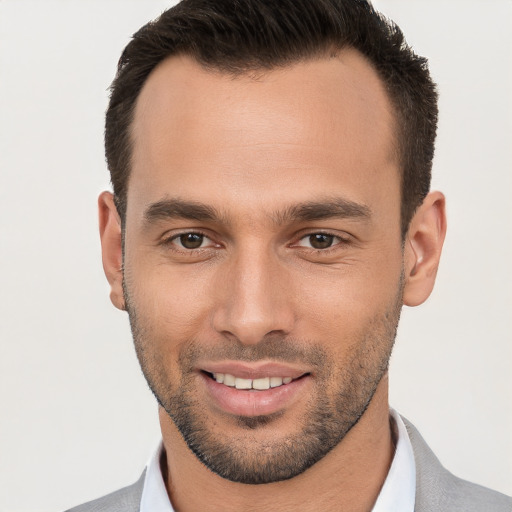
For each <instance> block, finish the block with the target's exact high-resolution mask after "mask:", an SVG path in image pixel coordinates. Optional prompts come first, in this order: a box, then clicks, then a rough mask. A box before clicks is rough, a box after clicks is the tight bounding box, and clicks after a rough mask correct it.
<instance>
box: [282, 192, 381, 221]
mask: <svg viewBox="0 0 512 512" xmlns="http://www.w3.org/2000/svg"><path fill="white" fill-rule="evenodd" d="M371 216H372V212H371V209H370V208H369V207H368V206H367V205H365V204H362V203H356V202H354V201H350V200H348V199H344V198H340V197H334V198H326V199H325V200H321V201H308V202H305V203H300V204H297V205H293V206H290V207H288V208H286V209H285V210H284V211H282V212H276V213H274V215H273V218H274V222H276V224H284V223H286V222H293V221H303V222H311V221H316V220H325V219H362V220H370V218H371Z"/></svg>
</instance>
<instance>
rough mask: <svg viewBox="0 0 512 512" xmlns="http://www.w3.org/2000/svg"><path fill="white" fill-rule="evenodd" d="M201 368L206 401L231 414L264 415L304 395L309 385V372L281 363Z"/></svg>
mask: <svg viewBox="0 0 512 512" xmlns="http://www.w3.org/2000/svg"><path fill="white" fill-rule="evenodd" d="M205 366H209V367H208V368H206V369H201V370H200V371H199V376H200V377H201V381H202V382H203V385H204V389H205V392H206V393H207V395H206V396H207V403H209V404H210V405H212V406H213V408H214V409H215V410H220V411H222V412H223V413H228V414H230V415H235V416H264V415H269V414H273V413H275V412H278V411H283V410H284V409H289V408H291V407H292V406H293V404H294V403H295V402H297V401H299V400H301V399H302V398H305V397H306V396H307V395H308V393H307V390H308V389H309V388H308V386H310V385H311V380H312V375H311V373H310V372H307V371H303V370H299V369H294V368H290V367H287V366H283V365H274V364H268V365H260V366H259V367H251V366H248V365H244V364H240V363H233V364H219V365H215V366H218V367H216V368H212V367H210V365H205Z"/></svg>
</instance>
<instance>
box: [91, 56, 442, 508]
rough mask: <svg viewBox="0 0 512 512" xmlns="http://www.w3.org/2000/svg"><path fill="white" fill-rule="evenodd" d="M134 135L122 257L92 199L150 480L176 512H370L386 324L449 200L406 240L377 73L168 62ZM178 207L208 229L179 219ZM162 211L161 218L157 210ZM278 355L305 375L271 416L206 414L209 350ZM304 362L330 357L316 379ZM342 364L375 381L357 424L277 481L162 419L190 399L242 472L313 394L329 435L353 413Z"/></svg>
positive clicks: (277, 440)
mask: <svg viewBox="0 0 512 512" xmlns="http://www.w3.org/2000/svg"><path fill="white" fill-rule="evenodd" d="M132 128H133V140H134V152H133V167H132V173H131V176H130V180H129V187H128V208H127V213H126V219H125V225H124V230H125V238H124V240H125V247H124V261H123V252H122V245H121V238H122V237H121V221H120V219H119V216H118V214H117V211H116V209H115V206H114V204H113V199H112V196H111V194H110V193H108V192H105V193H103V194H102V195H101V196H100V199H99V210H100V232H101V238H102V248H103V264H104V269H105V273H106V275H107V278H108V280H109V282H110V285H111V299H112V302H113V303H114V305H115V306H116V307H118V308H120V309H128V310H129V312H130V319H131V323H132V329H133V331H134V339H135V344H136V349H137V353H138V356H139V359H140V361H141V364H142V366H143V369H144V371H145V374H146V377H147V378H148V381H149V382H150V385H152V388H153V391H155V392H156V394H157V396H159V398H160V402H161V405H164V406H165V409H164V408H163V407H160V423H161V427H162V435H163V441H164V446H165V450H166V452H167V453H170V454H172V456H170V457H168V458H167V459H166V461H164V465H163V472H164V475H165V479H166V484H167V489H168V492H169V495H170V497H171V500H172V502H173V505H174V507H175V508H176V510H179V511H180V512H186V511H189V510H190V511H193V510H206V509H208V510H213V511H216V510H219V511H220V510H222V511H229V510H240V509H244V510H251V511H256V510H268V509H269V508H270V507H272V508H274V509H275V508H278V509H280V510H284V511H286V510H298V509H300V510H326V511H329V510H351V511H368V510H371V508H372V506H373V503H374V502H375V500H376V498H377V496H378V493H379V490H380V488H381V486H382V484H383V482H384V480H385V478H386V474H387V471H388V469H389V465H390V463H391V461H392V454H393V442H392V438H391V432H390V427H389V412H388V399H387V389H388V378H387V371H386V368H385V365H386V364H387V360H388V359H389V354H390V352H391V347H392V345H393V341H394V335H395V327H396V323H397V322H398V316H399V310H400V307H401V305H402V303H403V304H406V305H410V306H415V305H418V304H421V303H422V302H423V301H424V300H426V299H427V297H428V296H429V294H430V292H431V290H432V287H433V285H434V280H435V275H436V270H437V267H438V263H439V257H440V252H441V248H442V244H443V240H444V235H445V230H446V221H445V206H444V197H443V195H442V194H441V193H439V192H432V193H430V194H429V195H428V196H427V198H426V199H425V201H424V202H423V204H422V205H421V206H420V207H419V208H418V210H417V212H416V214H415V216H414V218H413V219H412V221H411V224H410V229H409V232H408V234H407V237H406V239H405V241H403V240H402V239H401V236H400V208H399V202H400V170H399V163H398V159H397V155H396V152H395V140H394V133H395V126H394V117H393V109H392V106H391V105H390V102H389V99H388V98H387V96H386V93H385V91H384V88H383V86H382V84H381V82H380V80H379V78H378V76H377V74H376V72H375V71H374V70H373V68H372V67H371V65H370V64H368V63H367V62H366V61H365V59H364V58H362V57H361V56H360V55H359V54H358V53H357V52H355V51H352V50H345V51H343V52H341V53H340V55H339V56H338V57H336V58H325V59H318V60H312V61H307V62H302V63H299V64H296V65H294V66H290V67H287V68H284V69H281V70H274V71H270V72H266V73H259V74H258V75H257V76H256V75H254V76H251V75H243V76H239V77H237V78H232V77H229V76H226V75H224V74H221V73H216V72H212V71H205V70H204V69H202V68H201V67H200V66H199V65H198V64H197V63H195V62H194V61H193V60H192V59H190V58H188V57H185V56H177V57H172V58H169V59H167V60H166V61H164V62H163V63H162V64H160V65H159V66H158V68H157V69H156V70H155V71H154V72H153V73H152V74H151V75H150V77H149V78H148V80H147V82H146V84H145V86H144V88H143V90H142V92H141V94H140V97H139V99H138V101H137V105H136V111H135V117H134V122H133V127H132ZM333 198H334V199H335V200H336V201H337V202H338V204H339V203H340V202H341V203H342V204H343V205H344V207H345V208H344V209H343V208H342V210H343V211H342V212H341V213H343V214H342V215H341V214H340V215H338V216H336V217H325V216H323V217H322V216H318V215H317V217H318V218H315V219H308V218H305V217H304V216H302V217H301V216H297V215H296V213H297V209H298V205H303V204H305V203H308V204H310V203H315V204H317V205H318V204H325V203H330V202H332V201H333ZM176 199H179V200H180V201H185V202H188V203H190V202H194V204H198V203H200V204H201V205H203V206H206V207H208V208H210V210H214V211H215V213H216V216H215V217H212V218H208V219H206V218H204V216H203V218H201V219H200V220H195V219H192V218H183V216H176V208H174V207H175V205H176ZM169 201H174V202H173V203H172V205H171V206H173V208H174V210H173V213H174V214H173V215H169V214H168V213H164V214H162V211H164V212H165V211H167V212H169ZM162 202H164V203H162ZM162 204H163V207H162ZM347 204H348V205H350V207H351V208H348V209H347V207H346V206H347ZM155 205H156V206H155ZM330 206H332V205H330ZM159 207H160V210H159ZM354 207H355V210H354ZM317 210H318V208H317ZM181 211H182V210H181ZM354 211H356V212H357V214H354ZM155 212H156V213H155ZM290 212H292V213H295V215H290ZM185 233H201V234H202V235H204V236H206V238H205V239H203V242H202V245H201V247H200V248H199V249H195V250H190V249H186V248H184V247H183V246H182V245H180V240H182V239H180V238H179V235H182V234H185ZM317 233H323V234H324V235H328V236H332V238H328V239H327V240H328V242H329V243H331V246H330V247H327V248H325V249H318V248H316V249H315V248H313V247H312V246H311V243H312V239H311V238H310V237H311V235H314V234H317ZM123 268H124V272H123V270H122V269H123ZM123 284H124V289H123ZM126 301H128V303H126ZM265 346H268V347H270V348H269V349H268V350H266V349H265V348H264V347H265ZM191 347H192V348H193V349H194V352H193V353H192V354H191V350H192V348H191ZM233 347H236V348H233ZM282 347H285V348H288V347H292V348H291V349H290V350H293V347H295V349H296V350H297V351H298V353H299V354H300V356H298V357H297V360H294V361H288V362H286V364H289V365H291V366H294V367H297V368H298V370H299V371H307V372H308V375H307V377H306V378H305V379H304V384H303V385H302V388H301V390H300V392H298V393H296V394H295V396H294V398H293V400H291V401H287V402H285V403H284V405H283V406H282V407H281V408H280V409H279V411H278V414H274V415H268V416H269V417H268V418H266V420H265V421H263V420H261V421H259V422H258V421H256V422H255V423H254V422H253V423H252V424H250V420H245V421H240V418H237V417H235V416H234V415H232V414H228V413H226V412H225V411H223V410H221V408H219V406H218V404H216V403H215V401H214V400H211V395H210V394H209V391H208V389H207V386H205V385H204V382H205V380H204V375H201V373H200V372H199V371H198V368H199V370H200V369H201V368H202V367H204V366H207V365H208V364H209V362H210V361H211V360H215V359H216V357H217V355H219V358H220V359H223V358H224V359H233V358H234V357H235V356H234V355H233V354H239V355H240V357H241V358H242V357H246V356H247V358H248V359H249V356H251V357H252V356H255V357H256V355H258V354H260V355H261V354H264V359H265V361H270V362H272V361H273V360H274V359H276V360H279V361H280V362H282V360H283V359H286V357H287V356H286V355H285V353H284V352H283V353H280V352H279V351H283V350H285V349H283V348H282ZM311 350H317V351H321V352H322V353H323V354H324V355H326V357H327V359H326V360H327V361H328V362H329V365H330V366H329V368H330V371H329V372H327V374H323V373H322V371H321V370H320V369H319V368H317V367H315V365H314V364H313V363H312V358H311V357H309V356H308V355H307V354H309V353H310V351H311ZM272 351H275V352H272ZM272 354H275V357H274V356H273V355H272ZM290 357H291V356H290ZM187 358H188V359H187ZM184 360H185V361H187V362H190V361H192V363H191V364H185V363H184ZM251 364H252V363H251ZM195 366H197V367H198V368H195ZM194 368H195V370H194ZM347 368H348V369H351V370H354V369H355V368H360V369H361V374H362V375H364V377H365V381H364V382H369V381H371V380H372V379H373V380H374V381H375V387H374V388H371V386H370V385H368V389H364V388H365V385H363V383H362V382H360V381H359V380H357V372H354V373H355V374H356V377H355V381H354V383H355V386H356V388H357V389H358V390H359V389H363V391H361V396H359V395H356V396H355V398H354V400H353V401H354V411H352V413H353V414H356V413H357V412H358V411H359V412H360V413H361V414H362V415H361V417H360V418H359V417H358V416H357V417H356V416H354V417H352V416H351V417H350V418H349V420H351V422H352V423H354V424H353V425H352V424H350V422H349V423H348V424H347V425H348V427H347V428H348V432H346V433H345V432H340V437H341V440H340V441H339V442H337V443H336V444H335V446H334V447H333V448H332V449H331V450H330V451H329V452H328V453H327V454H324V455H323V456H322V457H321V458H320V460H318V461H317V462H316V463H314V464H313V465H311V467H309V468H308V469H306V470H304V471H303V472H301V473H300V474H297V475H296V476H293V477H292V478H289V479H287V480H281V481H275V482H273V483H267V484H261V485H248V484H244V483H239V482H233V481H230V480H228V479H226V478H222V477H221V476H219V475H218V474H215V473H214V472H212V471H210V470H209V469H207V468H206V467H205V466H204V465H203V464H202V463H201V462H200V461H199V460H198V458H197V457H196V456H195V455H194V454H193V453H192V452H191V451H190V449H189V448H188V446H187V444H186V443H185V441H184V439H183V437H182V435H181V433H180V432H179V430H178V428H177V427H176V423H175V421H173V420H172V419H171V417H170V415H169V414H168V413H169V412H170V411H169V409H171V407H172V404H171V402H172V400H171V398H170V397H175V396H177V395H176V394H178V395H179V394H180V393H181V395H179V396H183V393H185V392H186V397H187V399H189V400H190V403H191V404H192V405H191V407H192V410H193V411H194V412H195V413H196V421H202V422H203V423H202V426H203V427H204V428H206V431H207V433H208V434H211V436H212V437H213V438H216V439H228V440H229V443H230V447H231V448H232V450H233V453H236V452H237V451H239V452H241V453H242V455H241V456H244V457H245V459H244V460H245V461H246V463H247V462H248V461H251V460H256V461H260V460H262V459H261V457H264V454H263V455H262V452H264V450H262V447H264V446H271V447H274V448H277V446H279V445H284V444H286V443H287V442H289V440H290V439H296V438H297V439H299V438H300V436H301V435H302V432H303V428H304V426H305V425H307V422H308V419H309V418H310V411H311V409H312V408H313V409H314V406H315V404H317V403H318V401H319V400H320V397H326V400H327V401H326V409H327V412H328V413H329V414H330V415H331V416H332V417H334V418H335V419H336V422H335V423H340V421H338V420H342V419H344V418H345V416H347V415H348V416H350V414H349V412H346V411H340V410H339V404H338V402H336V396H338V394H339V392H340V390H343V389H347V386H349V385H350V382H352V381H350V380H349V379H348V378H347V377H346V375H345V374H346V372H344V370H345V369H347ZM184 386H185V387H186V390H183V387H184ZM365 400H366V401H368V400H369V402H368V403H366V402H365ZM166 409H167V410H166ZM357 420H358V421H357ZM274 448H272V449H271V450H270V452H272V450H273V449H274ZM257 465H259V462H258V463H257V464H256V466H257ZM198 486H199V487H198ZM197 488H201V489H202V492H201V493H197V492H196V490H197ZM311 493H313V494H311ZM226 496H229V500H226ZM308 507H309V508H308Z"/></svg>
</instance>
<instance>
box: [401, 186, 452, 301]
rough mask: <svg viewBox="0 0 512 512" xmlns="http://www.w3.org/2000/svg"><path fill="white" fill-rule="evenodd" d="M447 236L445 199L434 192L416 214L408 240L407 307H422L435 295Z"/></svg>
mask: <svg viewBox="0 0 512 512" xmlns="http://www.w3.org/2000/svg"><path fill="white" fill-rule="evenodd" d="M445 235H446V212H445V197H444V195H443V194H442V193H441V192H430V193H429V194H428V195H427V197H426V198H425V200H424V201H423V203H422V204H421V206H420V207H419V208H418V209H417V210H416V213H415V214H414V216H413V218H412V220H411V223H410V225H409V231H408V233H407V237H406V240H405V246H404V273H405V286H404V295H403V302H404V304H405V305H407V306H418V305H419V304H422V303H423V302H425V300H427V298H428V297H429V295H430V294H431V292H432V289H433V288H434V283H435V279H436V275H437V269H438V266H439V259H440V257H441V250H442V248H443V242H444V238H445Z"/></svg>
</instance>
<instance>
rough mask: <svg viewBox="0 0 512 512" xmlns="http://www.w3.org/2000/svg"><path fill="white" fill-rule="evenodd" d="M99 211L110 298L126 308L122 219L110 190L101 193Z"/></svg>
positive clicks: (115, 304)
mask: <svg viewBox="0 0 512 512" xmlns="http://www.w3.org/2000/svg"><path fill="white" fill-rule="evenodd" d="M98 213H99V225H100V226H99V227H100V238H101V254H102V260H103V270H104V271H105V275H106V277H107V280H108V282H109V284H110V300H111V301H112V304H114V306H115V307H116V308H118V309H121V310H124V309H125V303H124V294H123V250H122V236H121V219H120V217H119V214H118V212H117V208H116V205H115V203H114V196H113V195H112V194H111V193H110V192H102V193H101V194H100V196H99V198H98Z"/></svg>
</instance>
